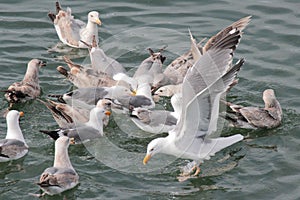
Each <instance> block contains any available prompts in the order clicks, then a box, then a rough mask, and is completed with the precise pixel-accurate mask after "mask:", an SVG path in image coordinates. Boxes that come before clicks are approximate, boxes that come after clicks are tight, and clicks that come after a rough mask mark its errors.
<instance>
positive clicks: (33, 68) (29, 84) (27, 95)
mask: <svg viewBox="0 0 300 200" xmlns="http://www.w3.org/2000/svg"><path fill="white" fill-rule="evenodd" d="M42 66H46V62H44V61H41V60H38V59H32V60H31V61H30V62H29V63H28V65H27V71H26V73H25V75H24V78H23V80H22V81H21V82H16V83H13V84H12V85H11V86H9V87H8V89H7V90H6V91H5V95H4V96H5V98H6V99H7V100H8V101H9V102H10V107H11V106H12V105H13V104H14V103H18V102H25V101H26V100H30V99H35V98H36V97H38V96H39V95H40V93H41V91H40V85H39V77H38V75H39V68H40V67H42Z"/></svg>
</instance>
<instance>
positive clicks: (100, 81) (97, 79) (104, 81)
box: [56, 56, 117, 88]
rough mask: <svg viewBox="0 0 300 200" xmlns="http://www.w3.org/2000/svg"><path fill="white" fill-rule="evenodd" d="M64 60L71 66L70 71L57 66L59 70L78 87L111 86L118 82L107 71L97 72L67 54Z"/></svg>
mask: <svg viewBox="0 0 300 200" xmlns="http://www.w3.org/2000/svg"><path fill="white" fill-rule="evenodd" d="M64 61H65V62H66V64H67V65H68V67H69V68H70V71H68V70H67V69H65V68H64V67H63V66H58V67H57V68H56V69H57V71H58V72H59V73H61V74H62V75H64V76H65V77H66V78H67V79H68V80H69V81H70V82H71V83H73V84H74V85H75V86H76V87H78V88H88V87H111V86H114V85H116V84H117V81H115V80H114V79H112V78H111V77H110V76H109V75H108V74H106V73H103V72H96V71H94V70H93V69H92V68H88V67H84V66H81V65H79V64H75V63H73V62H72V61H71V60H70V59H69V58H68V57H66V56H64Z"/></svg>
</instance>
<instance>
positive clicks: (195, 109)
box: [176, 60, 244, 144]
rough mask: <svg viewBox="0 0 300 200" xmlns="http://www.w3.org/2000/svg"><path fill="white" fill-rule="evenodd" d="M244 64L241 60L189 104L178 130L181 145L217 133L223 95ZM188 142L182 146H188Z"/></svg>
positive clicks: (184, 110)
mask: <svg viewBox="0 0 300 200" xmlns="http://www.w3.org/2000/svg"><path fill="white" fill-rule="evenodd" d="M243 63H244V60H240V62H238V63H237V64H236V65H234V66H233V67H232V68H231V69H230V70H229V71H228V72H226V73H225V74H224V75H223V76H221V77H220V78H218V79H217V80H216V81H215V82H214V83H212V84H211V85H209V87H207V88H206V89H204V90H202V91H201V92H199V93H198V94H197V95H196V96H194V98H193V99H191V101H190V102H188V104H187V106H186V107H185V108H184V109H183V114H182V115H181V118H180V121H179V124H178V126H177V128H176V133H177V137H178V139H177V141H178V142H179V143H181V142H183V141H186V142H187V143H188V142H190V141H193V139H195V137H205V136H209V135H210V134H211V133H213V132H214V131H216V129H217V120H218V116H219V103H220V98H221V95H222V94H223V93H224V92H225V91H226V90H227V88H228V87H229V86H230V84H231V83H232V82H233V81H234V79H235V77H236V75H237V72H238V71H239V70H240V68H241V66H242V65H243ZM183 97H184V96H183ZM186 142H183V143H181V144H186Z"/></svg>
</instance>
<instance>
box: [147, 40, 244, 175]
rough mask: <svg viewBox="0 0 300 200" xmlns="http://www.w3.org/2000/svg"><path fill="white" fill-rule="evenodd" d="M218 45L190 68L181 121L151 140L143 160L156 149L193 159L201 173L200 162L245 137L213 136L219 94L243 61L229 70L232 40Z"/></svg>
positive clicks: (184, 82)
mask: <svg viewBox="0 0 300 200" xmlns="http://www.w3.org/2000/svg"><path fill="white" fill-rule="evenodd" d="M217 46H219V47H212V48H211V49H209V50H208V51H207V52H206V53H204V54H203V56H202V57H201V59H199V61H197V62H196V63H195V65H193V67H192V68H190V69H189V70H188V72H187V74H186V77H185V79H184V81H183V86H182V87H183V90H182V91H183V94H182V97H183V98H182V102H183V103H182V105H185V107H183V108H182V113H181V117H180V119H179V122H178V123H177V125H176V127H175V128H174V129H173V130H171V131H169V135H168V136H167V137H161V138H156V139H154V140H152V141H151V142H150V143H149V144H148V146H147V154H146V156H145V158H144V160H143V163H144V164H146V163H147V162H148V161H149V159H150V158H151V157H153V156H154V155H155V154H157V153H164V154H170V155H174V156H176V157H180V158H184V159H191V160H194V161H195V167H194V168H196V169H197V170H196V172H195V174H194V175H198V174H199V173H200V168H199V164H200V163H202V162H203V161H204V160H206V159H210V157H211V156H213V155H214V154H215V153H217V152H218V151H220V150H222V149H224V148H226V147H228V146H230V145H232V144H234V143H237V142H239V141H241V140H242V139H243V136H242V135H240V134H236V135H233V136H229V137H218V138H211V134H212V133H214V132H215V131H216V130H217V119H218V115H219V113H218V112H219V101H220V98H221V96H222V94H224V92H226V90H227V88H228V87H230V84H231V83H232V82H233V81H234V79H235V77H236V75H237V72H238V71H239V70H240V68H241V66H242V65H243V63H244V60H243V59H241V60H239V61H238V63H237V64H235V65H234V66H233V67H231V68H230V69H229V70H226V69H227V68H228V65H230V64H231V62H232V51H233V50H232V49H231V48H230V46H231V42H230V41H229V42H224V43H223V44H220V45H217ZM185 176H187V175H186V174H185Z"/></svg>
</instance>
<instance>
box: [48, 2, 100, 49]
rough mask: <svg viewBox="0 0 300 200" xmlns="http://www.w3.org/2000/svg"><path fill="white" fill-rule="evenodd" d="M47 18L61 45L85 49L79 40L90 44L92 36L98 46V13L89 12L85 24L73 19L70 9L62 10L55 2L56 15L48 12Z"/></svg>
mask: <svg viewBox="0 0 300 200" xmlns="http://www.w3.org/2000/svg"><path fill="white" fill-rule="evenodd" d="M48 16H49V18H50V19H51V21H52V22H53V24H54V27H55V30H56V33H57V35H58V37H59V39H60V41H62V43H64V44H66V45H68V46H70V47H75V48H87V46H86V45H85V44H84V43H82V42H80V40H82V41H85V42H87V43H88V44H91V43H92V40H93V36H95V38H96V44H98V42H99V41H98V26H97V25H101V21H100V19H99V13H98V12H97V11H91V12H89V13H88V22H87V24H86V23H84V22H83V21H81V20H79V19H74V16H73V15H72V13H71V8H69V7H68V8H67V10H66V11H65V10H62V8H61V7H60V5H59V2H56V14H54V13H52V12H49V13H48Z"/></svg>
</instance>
